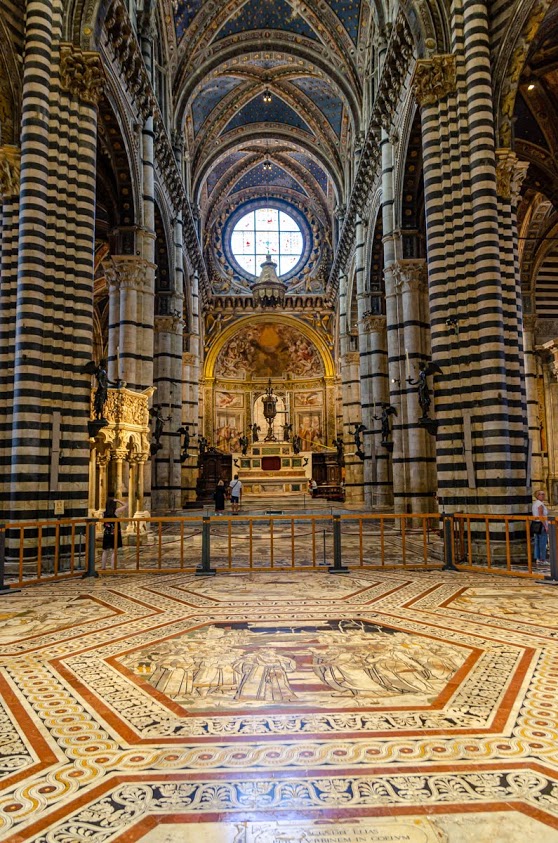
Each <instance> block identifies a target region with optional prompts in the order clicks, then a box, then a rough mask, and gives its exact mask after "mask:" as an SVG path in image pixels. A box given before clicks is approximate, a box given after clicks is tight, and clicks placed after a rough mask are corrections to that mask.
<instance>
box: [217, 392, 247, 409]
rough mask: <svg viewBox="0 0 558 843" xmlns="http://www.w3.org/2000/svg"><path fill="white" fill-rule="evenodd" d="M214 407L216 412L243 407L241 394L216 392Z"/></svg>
mask: <svg viewBox="0 0 558 843" xmlns="http://www.w3.org/2000/svg"><path fill="white" fill-rule="evenodd" d="M215 407H216V408H217V409H218V410H228V409H231V410H232V409H236V408H237V407H239V408H240V407H244V395H243V394H242V392H224V391H222V392H216V393H215Z"/></svg>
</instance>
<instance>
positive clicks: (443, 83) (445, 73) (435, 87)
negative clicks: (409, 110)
mask: <svg viewBox="0 0 558 843" xmlns="http://www.w3.org/2000/svg"><path fill="white" fill-rule="evenodd" d="M456 85H457V76H456V65H455V56H454V55H453V54H452V53H449V54H442V55H437V56H432V58H431V59H419V60H418V61H417V63H416V67H415V72H414V74H413V79H412V81H411V87H412V90H413V94H414V97H415V99H416V101H417V102H418V104H419V105H420V106H423V105H433V104H434V103H436V102H439V101H440V100H442V99H443V98H444V97H446V96H447V95H448V94H450V93H452V92H453V91H455V90H456Z"/></svg>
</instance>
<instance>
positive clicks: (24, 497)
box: [10, 0, 103, 518]
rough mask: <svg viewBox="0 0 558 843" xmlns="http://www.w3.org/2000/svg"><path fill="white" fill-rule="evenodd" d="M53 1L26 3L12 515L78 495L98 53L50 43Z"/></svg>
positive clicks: (69, 501)
mask: <svg viewBox="0 0 558 843" xmlns="http://www.w3.org/2000/svg"><path fill="white" fill-rule="evenodd" d="M61 5H62V4H61V3H59V2H54V0H29V2H28V3H27V17H26V34H25V56H24V68H23V80H24V81H23V98H22V133H21V189H20V225H19V242H18V276H17V320H16V325H15V358H14V397H13V426H12V441H11V466H10V470H11V502H10V507H11V516H12V517H25V518H49V517H52V516H53V514H54V501H55V500H62V501H63V502H64V505H65V514H66V515H69V516H72V515H75V516H80V515H85V514H86V513H87V504H88V475H89V443H88V432H87V421H88V419H89V404H90V377H89V376H88V375H86V374H84V373H83V367H84V364H85V363H86V362H87V361H88V360H89V359H90V358H91V354H92V323H93V249H94V221H95V181H96V179H95V164H96V149H97V142H96V125H97V112H96V105H97V102H98V97H99V95H100V91H101V89H102V84H103V77H102V70H101V65H100V60H99V56H98V55H97V54H95V53H86V52H82V51H81V50H78V49H75V48H74V47H73V46H71V45H67V44H61V42H60V35H61V28H62V8H61Z"/></svg>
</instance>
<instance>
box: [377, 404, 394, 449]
mask: <svg viewBox="0 0 558 843" xmlns="http://www.w3.org/2000/svg"><path fill="white" fill-rule="evenodd" d="M396 415H397V410H396V408H395V407H392V405H391V404H388V403H387V402H385V403H383V404H382V417H381V418H382V442H389V437H390V435H391V426H390V423H389V419H390V416H396Z"/></svg>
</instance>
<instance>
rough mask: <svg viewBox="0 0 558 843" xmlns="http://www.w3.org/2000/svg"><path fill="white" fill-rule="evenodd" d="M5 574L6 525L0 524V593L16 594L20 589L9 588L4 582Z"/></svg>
mask: <svg viewBox="0 0 558 843" xmlns="http://www.w3.org/2000/svg"><path fill="white" fill-rule="evenodd" d="M5 575H6V525H5V524H3V523H2V524H0V595H2V594H16V593H17V592H18V591H21V589H19V588H10V586H9V585H6V583H5V582H4V577H5Z"/></svg>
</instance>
